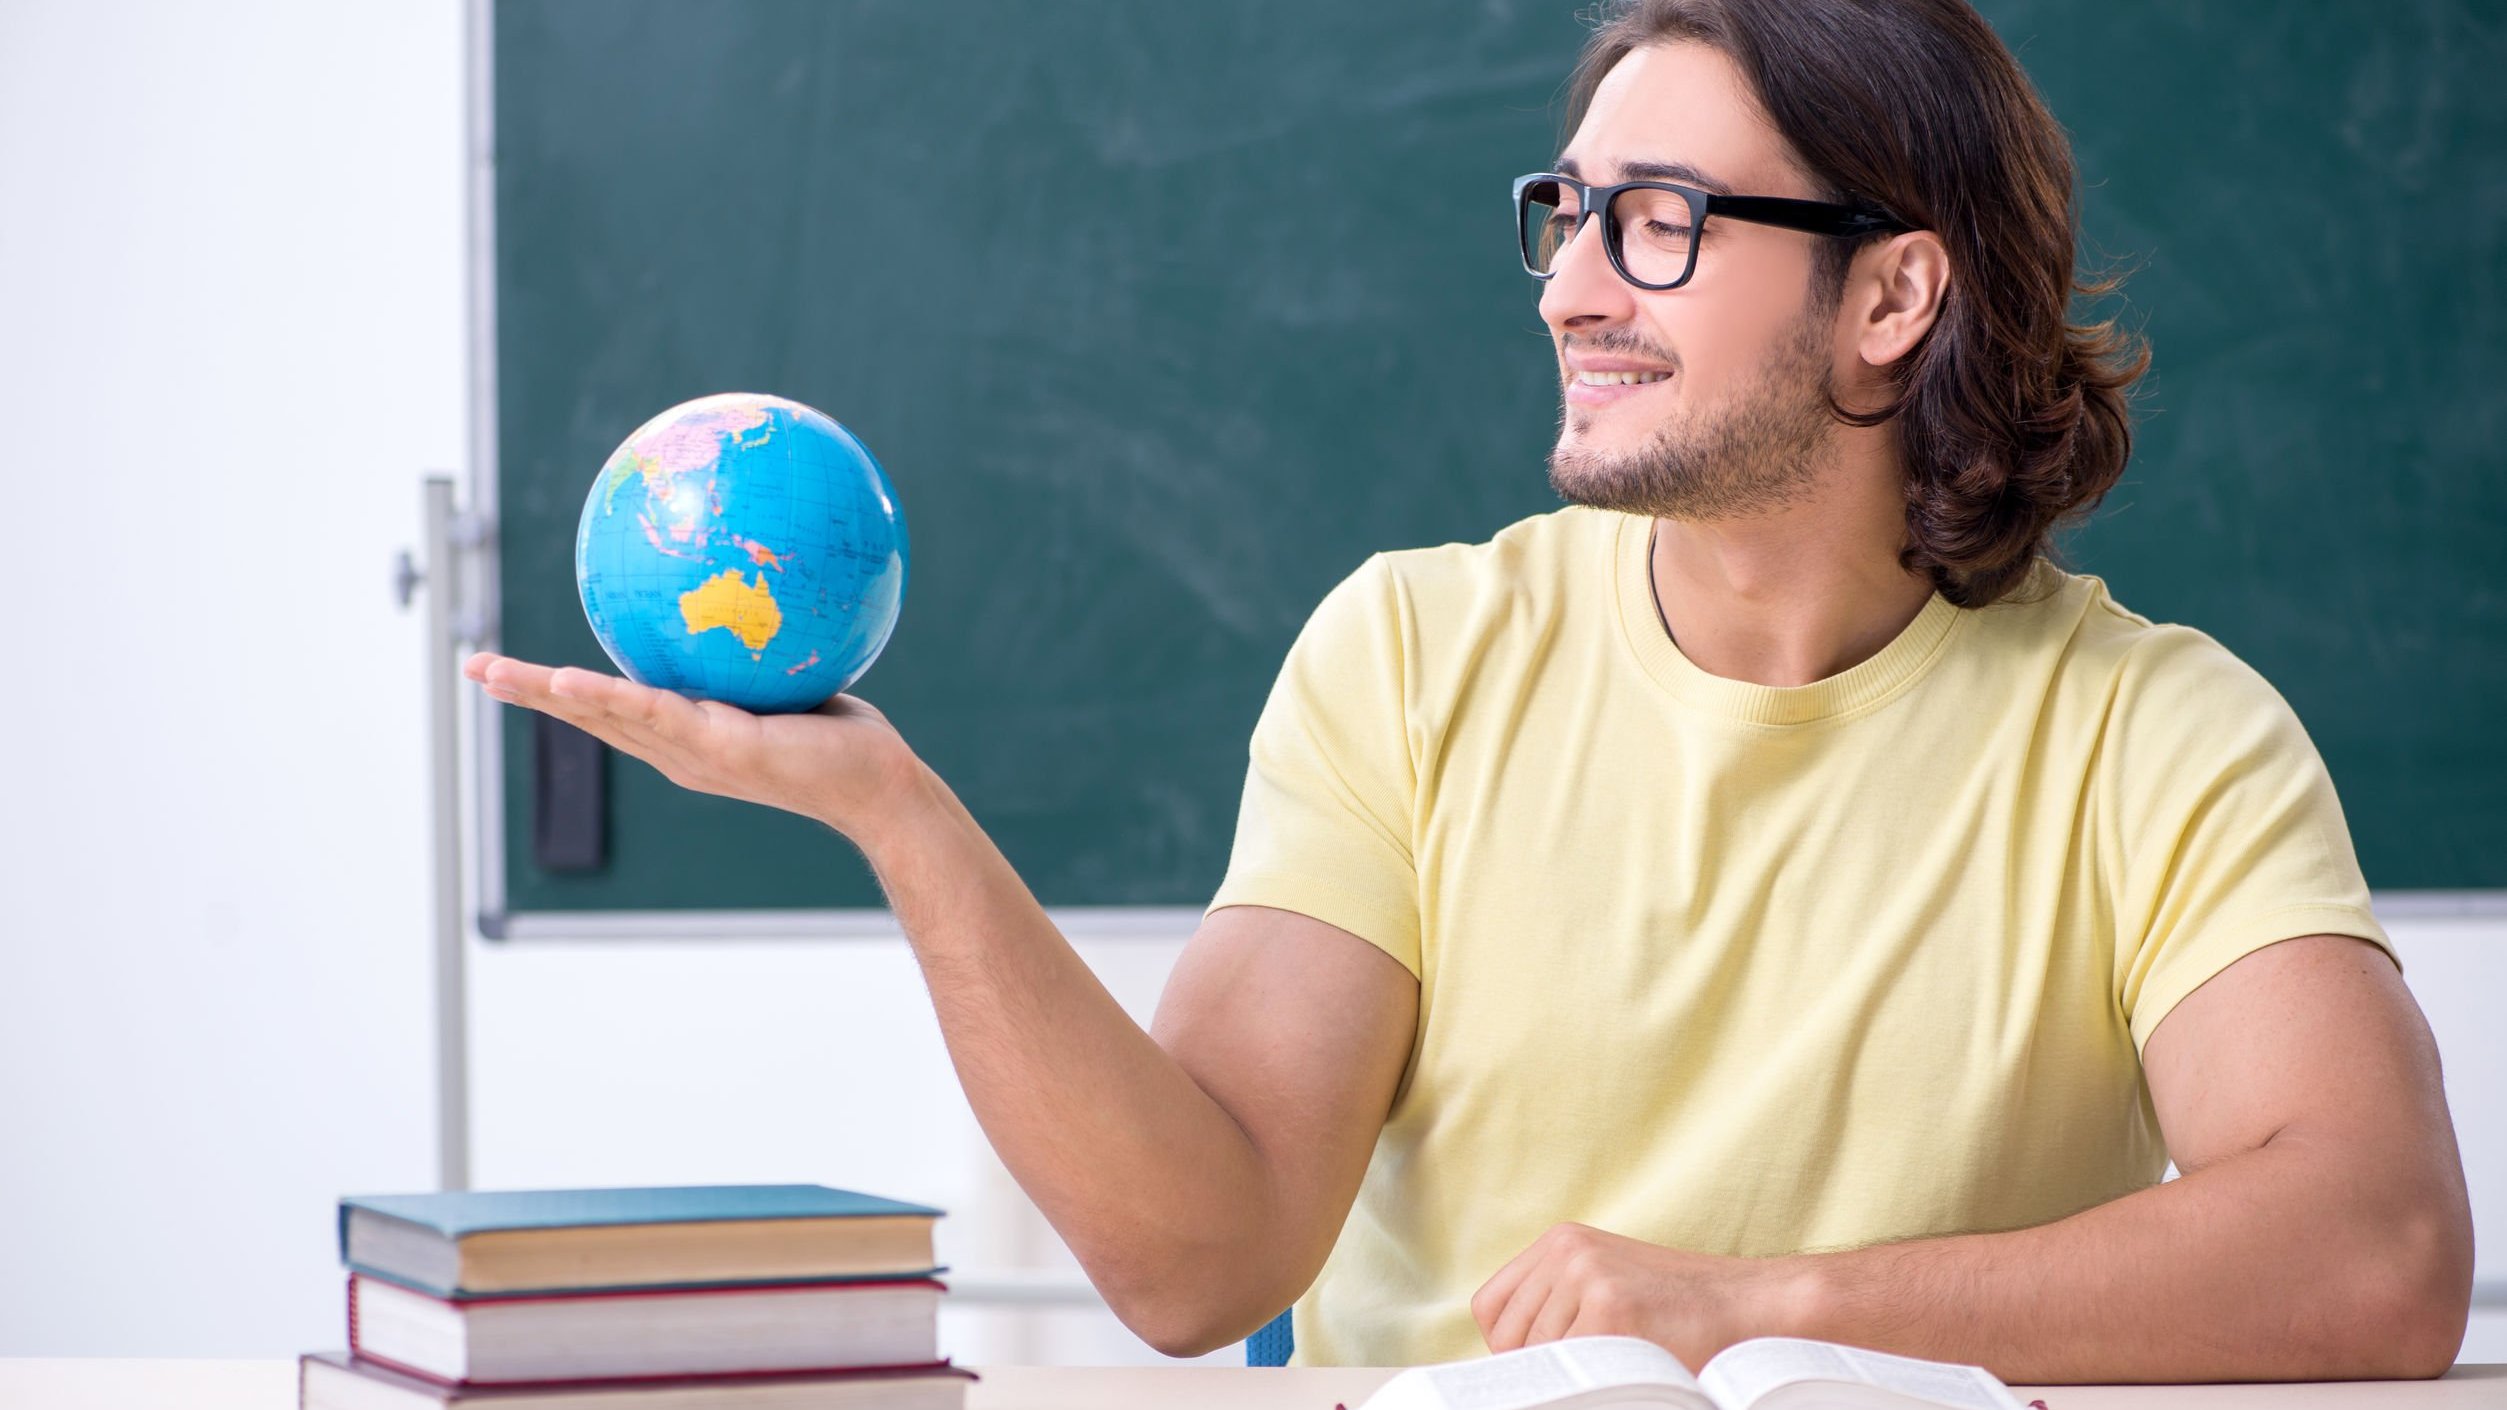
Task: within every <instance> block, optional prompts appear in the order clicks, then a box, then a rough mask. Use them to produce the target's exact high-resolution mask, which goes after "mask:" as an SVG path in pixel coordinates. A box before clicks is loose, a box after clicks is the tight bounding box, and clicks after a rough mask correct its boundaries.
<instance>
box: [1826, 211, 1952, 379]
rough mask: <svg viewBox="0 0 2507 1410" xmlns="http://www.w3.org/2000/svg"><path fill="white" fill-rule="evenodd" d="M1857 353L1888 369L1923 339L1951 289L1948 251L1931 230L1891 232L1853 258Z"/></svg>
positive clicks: (1850, 279)
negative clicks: (1885, 238)
mask: <svg viewBox="0 0 2507 1410" xmlns="http://www.w3.org/2000/svg"><path fill="white" fill-rule="evenodd" d="M1846 287H1847V289H1848V291H1849V295H1850V297H1849V298H1848V300H1847V302H1848V303H1849V304H1850V305H1851V306H1852V307H1853V308H1854V309H1855V319H1854V324H1855V328H1856V330H1857V333H1856V337H1855V345H1854V346H1855V351H1856V352H1857V353H1860V354H1861V355H1862V358H1863V361H1865V362H1866V363H1869V364H1870V365H1872V366H1874V367H1886V366H1888V365H1889V364H1891V363H1893V362H1895V361H1897V360H1898V359H1899V358H1902V357H1904V356H1906V355H1907V353H1908V352H1910V351H1912V350H1913V349H1914V347H1915V345H1916V344H1917V343H1919V342H1921V341H1923V337H1924V333H1925V330H1927V329H1929V328H1931V327H1932V325H1933V320H1935V319H1937V318H1939V317H1940V316H1941V301H1942V299H1943V298H1945V297H1947V296H1948V294H1949V290H1950V251H1949V250H1948V248H1946V247H1945V246H1943V244H1942V243H1941V237H1940V236H1938V235H1935V234H1934V233H1932V232H1931V231H1929V230H1909V231H1907V232H1905V233H1904V234H1901V235H1893V236H1891V237H1889V239H1888V240H1886V241H1884V242H1882V243H1881V244H1878V245H1875V246H1873V247H1871V248H1870V249H1867V250H1865V251H1863V252H1862V253H1861V254H1860V255H1858V256H1856V257H1855V260H1854V267H1853V269H1852V270H1851V271H1850V272H1849V273H1848V275H1847V282H1846Z"/></svg>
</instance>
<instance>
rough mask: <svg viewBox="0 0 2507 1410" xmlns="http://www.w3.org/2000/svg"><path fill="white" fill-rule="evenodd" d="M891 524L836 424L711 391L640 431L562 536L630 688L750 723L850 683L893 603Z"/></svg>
mask: <svg viewBox="0 0 2507 1410" xmlns="http://www.w3.org/2000/svg"><path fill="white" fill-rule="evenodd" d="M905 570H906V551H905V518H904V516H903V514H901V513H900V512H899V511H898V509H897V500H896V491H895V489H894V488H893V487H892V486H891V485H890V484H889V483H888V476H887V472H885V471H883V470H882V469H880V467H879V462H878V461H877V460H876V459H874V458H872V456H871V453H870V449H869V448H868V447H866V446H864V445H863V444H862V443H861V441H860V440H859V439H857V438H856V437H855V436H854V434H853V433H852V432H851V431H848V430H846V429H845V428H844V427H843V426H841V425H839V424H838V423H837V422H836V421H835V419H834V418H832V417H830V416H828V415H826V414H825V413H824V412H820V411H816V410H813V409H811V408H810V407H806V406H803V405H801V404H800V403H799V402H795V401H787V400H785V399H783V398H782V397H774V396H765V395H762V394H758V393H753V392H725V393H722V394H720V395H717V396H710V397H700V398H698V399H697V400H695V401H691V402H686V403H683V404H681V405H679V406H674V407H672V408H671V409H670V410H668V411H665V412H663V413H662V414H661V415H659V416H656V417H654V418H653V419H652V420H650V421H647V422H645V423H644V424H643V425H642V426H640V427H637V428H636V431H635V433H634V434H633V435H630V436H628V437H627V439H626V440H625V441H623V442H622V443H620V445H619V447H618V449H617V450H616V451H615V452H614V453H612V454H611V455H610V457H609V460H608V461H607V462H606V463H605V464H604V465H603V466H602V467H601V474H600V478H599V479H598V480H597V481H596V482H595V483H594V484H593V486H592V494H591V497H590V498H588V499H586V500H585V501H584V503H583V521H582V523H581V524H580V525H579V526H578V527H577V528H576V530H575V583H576V585H577V587H579V588H580V589H581V591H582V593H583V612H584V615H585V616H586V617H588V618H590V619H591V623H592V634H593V635H594V636H596V637H598V638H599V639H600V643H601V649H602V650H603V651H606V652H608V653H609V659H610V660H611V661H614V662H616V663H617V665H618V669H619V670H621V671H623V672H625V673H626V676H627V678H628V679H629V680H632V681H635V682H637V683H639V684H642V685H648V686H654V687H657V688H660V689H664V690H675V691H677V692H679V693H680V694H682V695H685V696H687V697H689V698H690V699H694V700H720V701H723V702H725V703H727V704H731V705H737V706H739V707H740V708H741V709H744V710H748V711H752V712H754V713H757V714H790V713H794V712H798V711H804V710H810V709H814V708H816V707H817V706H819V705H821V704H824V703H825V702H826V701H827V700H828V699H829V698H830V697H832V696H834V695H835V694H836V693H837V692H839V691H842V690H843V689H845V688H846V687H847V686H850V685H851V684H853V682H854V681H856V680H858V679H860V678H861V675H862V673H863V672H864V671H866V670H868V669H870V664H871V662H872V661H873V660H875V659H877V657H878V655H879V652H880V648H882V647H884V646H886V645H887V644H888V635H889V633H890V632H892V631H894V630H895V629H896V622H897V609H898V608H899V607H900V606H901V605H902V604H903V603H904V600H905Z"/></svg>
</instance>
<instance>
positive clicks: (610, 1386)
mask: <svg viewBox="0 0 2507 1410" xmlns="http://www.w3.org/2000/svg"><path fill="white" fill-rule="evenodd" d="M939 1216H940V1211H939V1210H937V1209H931V1208H928V1207H926V1206H923V1205H918V1204H905V1203H901V1202H899V1201H897V1200H891V1199H881V1198H880V1197H878V1196H876V1195H865V1194H856V1193H854V1192H853V1191H850V1190H832V1189H828V1188H826V1187H825V1186H822V1185H705V1186H687V1187H677V1188H669V1189H615V1190H505V1191H480V1192H469V1193H447V1194H422V1195H360V1196H352V1197H350V1198H347V1199H343V1200H341V1201H340V1209H339V1237H340V1257H341V1261H342V1262H344V1263H345V1264H347V1266H348V1273H349V1278H348V1347H349V1349H348V1351H347V1352H346V1353H345V1354H341V1353H336V1352H316V1353H312V1354H309V1355H307V1356H304V1357H302V1358H301V1359H300V1360H299V1362H298V1367H297V1403H298V1405H299V1406H300V1407H302V1410H436V1407H454V1406H472V1407H478V1408H479V1410H697V1407H717V1406H719V1407H725V1410H859V1408H860V1407H869V1406H878V1407H881V1410H890V1407H897V1408H898V1410H960V1407H962V1406H963V1404H964V1402H965V1398H966V1383H967V1382H968V1381H971V1380H973V1379H974V1376H973V1374H972V1373H970V1372H967V1371H964V1370H961V1369H959V1368H957V1367H954V1366H952V1365H950V1364H949V1362H948V1360H947V1359H946V1358H945V1357H943V1356H941V1355H940V1350H939V1346H940V1328H939V1315H940V1297H941V1294H942V1293H943V1292H945V1291H946V1289H945V1288H943V1287H942V1286H941V1284H940V1282H939V1280H938V1275H939V1273H940V1272H941V1271H942V1270H941V1269H940V1267H939V1266H938V1265H937V1264H935V1263H934V1262H933V1260H932V1224H933V1221H934V1220H936V1219H938V1218H939Z"/></svg>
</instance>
